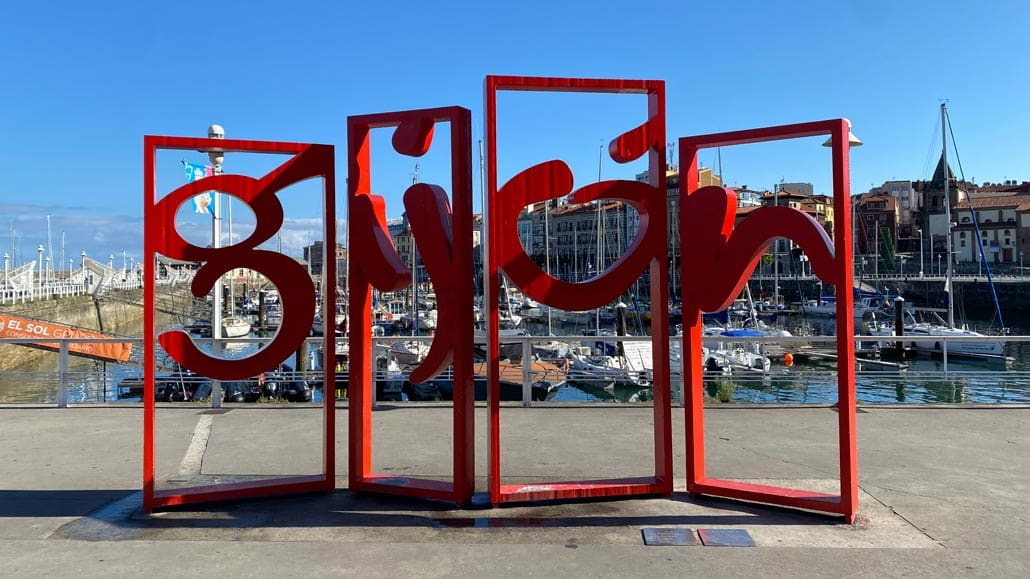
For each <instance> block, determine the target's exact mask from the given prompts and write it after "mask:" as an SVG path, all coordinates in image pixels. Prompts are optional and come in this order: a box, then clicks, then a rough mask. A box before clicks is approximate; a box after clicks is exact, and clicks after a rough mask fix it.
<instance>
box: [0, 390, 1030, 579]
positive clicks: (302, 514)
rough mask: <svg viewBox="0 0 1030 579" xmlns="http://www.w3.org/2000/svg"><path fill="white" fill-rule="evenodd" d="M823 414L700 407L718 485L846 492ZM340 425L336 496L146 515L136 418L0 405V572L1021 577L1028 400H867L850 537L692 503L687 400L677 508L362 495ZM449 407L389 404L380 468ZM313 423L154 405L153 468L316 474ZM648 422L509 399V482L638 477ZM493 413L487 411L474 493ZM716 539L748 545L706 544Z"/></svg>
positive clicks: (317, 425)
mask: <svg viewBox="0 0 1030 579" xmlns="http://www.w3.org/2000/svg"><path fill="white" fill-rule="evenodd" d="M834 412H835V411H834V409H832V408H827V407H810V406H806V407H782V406H780V407H754V406H716V407H711V408H709V409H708V410H707V411H706V426H707V430H708V440H707V446H706V448H707V452H708V470H709V474H710V475H712V476H718V477H720V478H731V479H742V480H752V481H761V482H770V483H772V484H777V485H782V486H791V487H800V488H807V489H811V490H816V491H825V492H836V490H837V489H836V487H835V485H836V478H837V456H836V414H835V413H834ZM337 416H338V425H337V437H338V452H337V465H336V468H337V474H338V478H337V486H338V489H337V491H336V492H335V493H333V494H331V495H308V496H299V497H285V498H276V499H263V500H252V501H241V502H235V503H222V504H214V505H206V506H190V507H187V508H185V509H182V510H176V511H171V512H164V513H157V514H154V515H152V516H147V515H145V514H143V512H142V510H141V508H140V507H141V493H140V492H139V490H140V487H141V481H140V478H141V472H142V466H141V454H142V453H141V433H142V410H141V408H140V407H138V406H137V407H124V406H88V407H77V408H70V409H53V408H29V407H20V406H15V407H11V406H7V407H0V439H2V440H3V441H4V444H3V445H0V576H3V577H24V576H67V575H76V576H78V577H93V576H103V577H112V576H114V577H117V576H133V577H139V576H142V575H150V576H168V575H190V576H221V577H225V576H237V575H248V576H272V575H275V576H323V575H360V576H363V577H435V576H448V577H452V576H489V577H496V576H548V577H552V576H569V577H656V576H657V577H664V576H668V577H673V576H675V577H684V576H708V577H711V576H757V575H762V576H792V577H793V576H845V575H857V576H869V577H872V576H875V577H883V576H902V575H906V576H925V577H940V576H957V575H962V576H992V577H1024V576H1030V520H1028V519H1030V515H1028V514H1027V513H1028V512H1030V508H1028V507H1030V460H1028V459H1027V457H1028V456H1030V407H1025V406H1006V407H997V406H994V407H968V406H964V407H961V408H959V407H925V406H924V407H911V406H907V407H903V408H902V407H879V406H876V407H864V408H862V409H861V411H860V413H859V417H858V428H859V430H858V434H859V479H860V486H861V489H862V492H861V495H860V501H861V502H860V507H859V515H858V519H857V522H856V524H854V525H845V524H842V523H841V521H840V519H837V518H833V517H827V516H824V515H817V514H809V513H799V512H796V511H791V510H785V509H778V508H772V507H765V506H760V505H752V504H745V503H740V502H733V501H727V500H720V499H712V498H704V497H701V498H691V497H689V496H687V495H686V493H685V492H684V488H683V486H684V483H683V476H684V468H685V466H684V465H685V456H684V453H685V450H684V446H685V445H684V440H683V422H682V411H681V410H677V411H674V416H675V421H674V433H675V435H676V444H675V448H674V453H675V457H676V458H675V461H676V462H675V463H674V468H675V475H676V481H677V484H676V492H675V493H674V495H673V496H672V497H655V498H645V499H629V500H613V501H588V502H574V503H566V504H546V505H536V506H512V507H504V508H489V507H488V506H487V505H484V506H482V507H478V508H469V509H455V508H454V507H453V506H451V505H446V504H439V503H432V502H424V501H417V500H409V499H403V498H397V497H387V496H375V495H358V496H355V495H352V494H351V493H350V492H348V491H347V490H346V484H347V476H346V468H347V455H346V436H347V421H346V409H345V408H344V407H342V406H341V407H340V409H339V412H338V415H337ZM449 416H450V409H449V407H447V406H444V405H436V404H425V405H422V404H419V405H414V404H403V403H398V404H395V405H384V406H381V407H380V409H378V410H377V411H375V412H374V414H373V421H374V430H373V432H374V442H373V444H374V447H373V448H374V457H373V462H374V465H373V466H374V469H375V470H377V471H379V472H384V473H392V474H396V475H397V476H417V477H426V478H434V477H441V478H444V477H446V476H448V473H449V471H450V463H449V454H448V445H449V440H450V439H449V428H450V426H449V424H450V423H449ZM320 417H321V410H320V409H317V408H311V407H305V406H300V405H294V406H290V407H281V408H278V407H273V406H270V405H240V406H237V407H233V408H227V409H224V411H222V412H219V413H215V414H213V413H212V411H211V409H207V408H203V407H166V408H159V409H158V413H157V441H156V449H157V452H156V454H157V471H158V472H159V473H163V484H173V483H172V482H169V481H178V483H179V484H181V483H182V482H183V481H189V482H214V481H227V480H237V479H239V478H242V477H252V476H267V475H276V474H310V473H312V472H319V471H320V464H321V463H320V458H319V457H320V451H321V422H320ZM650 417H651V412H650V409H648V408H646V407H642V406H641V407H638V406H629V405H613V406H608V405H598V404H590V405H582V406H580V405H569V404H547V403H543V404H540V405H535V406H534V407H533V408H520V407H515V406H513V407H510V408H509V407H506V408H504V409H503V412H502V428H503V429H504V437H503V440H502V443H503V445H504V454H503V457H504V463H503V464H502V475H503V476H504V477H505V482H511V481H525V482H533V481H534V480H560V479H563V478H567V479H575V480H580V479H589V478H615V477H625V476H639V475H642V474H648V473H649V472H650V469H651V460H652V458H651V457H652V447H651V444H652V442H651V427H650ZM485 419H486V412H485V409H484V408H482V407H479V408H477V433H478V436H477V466H476V468H477V474H478V475H480V476H479V477H478V479H477V480H478V482H477V490H479V491H485V486H486V478H485V474H486V446H485V442H486V441H485ZM201 431H203V432H204V433H205V436H206V438H205V439H204V441H203V442H202V443H199V444H200V450H199V451H198V446H197V445H198V443H194V442H193V441H194V434H195V433H197V432H201ZM191 443H193V444H191ZM724 530H728V531H733V532H736V533H738V534H739V537H743V538H745V539H747V540H750V541H751V542H753V545H754V546H740V547H728V546H727V547H723V546H714V543H715V542H716V541H715V539H716V538H717V534H718V531H724ZM645 537H649V538H650V539H651V540H654V539H655V538H657V539H659V540H669V541H671V542H677V541H679V540H682V539H684V538H690V539H698V538H701V539H702V540H700V541H696V542H698V543H699V544H697V545H693V546H651V545H647V544H645V540H644V539H645ZM705 539H707V540H705ZM745 542H746V541H745Z"/></svg>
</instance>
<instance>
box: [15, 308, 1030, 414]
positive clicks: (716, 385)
mask: <svg viewBox="0 0 1030 579" xmlns="http://www.w3.org/2000/svg"><path fill="white" fill-rule="evenodd" d="M972 325H975V327H985V326H986V322H979V323H977V322H973V323H972ZM788 327H789V325H788ZM811 328H812V331H813V332H814V333H815V334H816V335H821V336H827V335H831V334H832V332H833V327H832V320H823V321H821V322H817V323H815V324H814V325H811ZM529 330H530V332H531V333H532V334H533V335H539V336H544V335H546V328H539V327H536V328H534V327H530V328H529ZM796 331H797V329H796V328H795V332H796ZM1010 333H1011V336H1013V337H1016V336H1027V335H1030V323H1027V322H1026V321H1019V320H1017V321H1015V325H1014V326H1012V327H1011V328H1010ZM1003 339H1004V338H1003ZM318 345H319V341H318V340H312V341H311V342H309V345H308V346H307V353H306V355H305V360H304V362H303V364H302V366H303V367H302V368H301V369H302V370H309V369H310V368H311V366H312V365H313V362H314V360H315V358H316V351H317V348H318ZM823 345H824V346H825V349H826V350H829V349H832V342H829V341H827V342H824V343H823ZM202 347H203V344H202ZM256 348H257V342H255V341H249V342H244V343H238V344H234V345H229V346H227V347H226V348H225V350H224V352H223V356H225V357H227V358H238V357H244V356H247V355H249V354H251V353H252V352H253V351H254V350H255V349H256ZM140 350H141V348H140V347H139V342H137V345H136V346H135V347H134V348H133V358H132V359H131V360H130V362H129V363H128V364H115V363H110V362H108V363H100V362H93V361H90V360H83V359H75V358H70V359H69V367H68V370H67V371H66V372H65V382H66V384H68V402H69V403H73V404H74V403H95V402H107V403H113V402H136V403H138V402H139V401H140V398H139V397H138V396H130V395H127V392H126V389H125V388H124V387H123V386H122V384H123V381H124V380H126V379H131V378H134V377H138V376H140V373H141V370H140V368H141V366H140V362H139V359H138V356H139V353H140ZM1005 358H1006V359H1005V360H992V361H983V360H979V361H978V360H968V359H961V358H955V357H952V358H950V359H948V360H947V362H946V363H945V361H944V360H942V359H940V358H931V357H927V356H922V355H920V356H917V357H914V358H910V359H905V360H904V361H903V362H902V363H901V364H902V365H903V366H904V367H903V368H897V367H893V366H889V365H880V364H864V363H863V364H860V365H859V366H858V372H857V375H856V381H855V387H856V396H857V399H858V401H859V403H861V404H940V403H946V404H1030V342H1028V341H1021V340H1019V339H1012V340H1009V341H1006V345H1005ZM294 362H295V360H291V361H288V363H289V364H291V366H292V365H294ZM772 362H773V364H772V367H771V370H770V371H769V372H768V373H766V374H762V373H747V374H742V375H741V374H733V375H727V376H713V377H706V381H705V386H706V394H707V396H708V399H709V400H710V401H711V402H724V403H734V404H833V403H836V401H837V382H836V362H835V361H834V360H832V359H820V358H812V359H807V360H805V359H804V357H803V356H797V357H796V359H795V361H794V363H793V365H790V366H788V365H787V364H786V363H785V360H784V359H783V357H782V356H780V357H773V358H772ZM158 365H159V366H162V365H163V367H167V366H170V364H169V361H168V360H167V359H165V360H164V362H161V360H158ZM57 367H58V362H57V354H56V353H55V354H53V355H51V356H48V357H47V358H46V359H45V360H44V361H42V362H40V363H39V365H38V366H37V367H33V368H27V369H19V370H17V371H7V372H2V373H0V403H5V404H11V403H26V404H51V403H55V401H56V400H57V396H58V393H57V386H56V384H57V381H58V371H57ZM680 387H681V384H679V383H677V382H676V381H675V380H674V383H673V384H672V390H673V393H672V395H673V401H674V402H677V403H678V402H679V399H680ZM314 400H315V401H316V402H317V401H320V400H321V391H320V390H316V391H315V392H314ZM548 400H550V401H555V402H590V401H607V402H626V403H647V402H649V401H650V400H651V392H650V388H648V387H641V386H637V385H630V384H612V383H605V382H601V381H591V380H578V381H572V380H570V381H569V382H567V383H566V384H564V385H562V386H560V387H559V388H558V389H557V390H555V391H554V392H552V393H551V394H550V396H549V397H548Z"/></svg>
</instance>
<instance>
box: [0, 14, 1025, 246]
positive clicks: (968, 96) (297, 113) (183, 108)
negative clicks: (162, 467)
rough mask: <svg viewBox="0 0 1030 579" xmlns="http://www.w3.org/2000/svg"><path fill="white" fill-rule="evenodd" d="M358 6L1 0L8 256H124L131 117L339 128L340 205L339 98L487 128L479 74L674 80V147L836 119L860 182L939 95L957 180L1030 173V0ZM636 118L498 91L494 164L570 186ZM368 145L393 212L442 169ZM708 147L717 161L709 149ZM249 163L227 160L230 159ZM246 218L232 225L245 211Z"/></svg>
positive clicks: (670, 111) (803, 177)
mask: <svg viewBox="0 0 1030 579" xmlns="http://www.w3.org/2000/svg"><path fill="white" fill-rule="evenodd" d="M353 4H355V3H345V2H339V3H337V2H307V1H304V0H294V1H292V2H270V1H249V2H237V1H230V0H224V1H221V2H191V1H180V2H164V3H151V2H120V1H113V0H112V1H103V0H100V1H97V2H72V1H52V2H32V3H30V2H19V3H13V4H11V5H10V6H5V14H4V18H3V20H2V21H0V50H2V53H3V55H4V56H3V58H2V59H0V78H2V79H3V85H2V88H0V135H2V136H3V142H4V143H5V145H4V150H3V156H2V159H3V161H2V165H3V170H4V174H5V176H6V178H5V179H3V181H2V182H0V210H2V214H3V215H4V216H5V217H6V218H7V223H4V224H3V225H6V226H7V227H6V235H4V236H3V237H2V238H0V245H2V247H3V250H4V251H5V252H7V253H11V254H12V255H14V256H15V257H17V258H18V260H17V261H18V262H19V263H21V262H24V261H26V260H31V259H34V258H35V257H36V250H35V248H36V247H37V246H38V245H39V244H44V245H47V246H49V247H50V252H51V255H53V257H54V260H55V261H56V260H59V259H62V258H61V257H60V256H59V252H61V255H64V256H65V257H64V258H63V259H68V257H70V256H77V255H79V253H80V252H81V251H86V252H87V253H88V254H89V255H90V256H93V257H95V258H97V259H101V260H102V261H103V260H106V257H107V256H108V255H110V254H114V255H116V256H118V258H117V260H116V261H118V262H120V260H121V255H122V252H126V254H127V255H129V256H135V257H136V258H137V259H138V258H139V256H140V255H141V253H142V212H143V209H142V207H143V194H142V142H143V135H144V134H157V135H197V136H199V135H203V134H204V132H205V131H206V128H207V126H208V125H209V124H211V123H219V124H221V125H223V126H224V127H225V129H226V133H227V136H229V137H237V138H253V139H268V140H289V141H306V142H319V143H329V144H333V145H335V146H336V147H337V152H336V153H337V154H336V156H337V171H338V175H339V186H338V191H337V194H338V198H339V199H340V205H341V207H342V206H343V203H342V201H343V193H344V177H345V173H346V165H345V155H346V134H345V133H346V117H347V116H348V115H354V114H365V113H373V112H383V111H391V110H403V109H410V108H422V107H435V106H445V105H460V106H464V107H467V108H469V109H471V110H472V113H473V123H474V130H473V133H474V134H473V139H474V140H475V141H478V140H479V139H480V138H482V120H483V105H482V100H483V95H482V93H483V77H484V76H485V75H487V74H519V75H535V76H577V77H603V78H642V79H662V80H665V81H666V83H667V91H668V93H667V94H668V103H667V119H668V125H667V131H668V137H669V139H668V140H669V141H672V140H674V139H675V137H678V136H685V135H691V134H699V133H709V132H719V131H728V130H736V129H742V128H749V127H758V126H768V125H777V124H784V123H793V122H802V121H810V120H819V119H826V118H835V117H847V118H849V119H851V121H852V123H853V128H854V132H855V134H856V135H858V136H859V138H861V139H862V140H863V141H864V142H865V145H864V146H863V147H861V148H859V149H856V150H853V152H852V156H851V159H852V190H853V191H855V192H858V191H864V190H866V189H868V188H869V187H870V186H872V185H879V184H881V183H882V182H884V181H886V180H890V179H923V178H928V177H929V176H930V174H931V173H932V170H933V165H934V164H935V163H936V160H937V158H938V157H939V155H940V133H939V127H938V123H939V118H938V114H939V108H938V107H939V103H940V102H941V100H942V99H948V103H949V104H948V107H949V111H950V115H951V119H952V124H953V127H954V132H955V137H956V142H957V145H958V153H959V155H960V158H961V162H962V168H963V170H964V174H965V175H966V177H967V178H968V179H975V180H976V181H977V182H984V181H1001V180H1003V179H1016V180H1027V179H1030V166H1028V164H1030V140H1028V139H1027V137H1026V135H1027V133H1028V129H1030V112H1028V101H1027V97H1026V95H1027V94H1028V90H1027V89H1028V86H1027V85H1028V83H1030V58H1028V57H1027V55H1028V51H1027V48H1026V45H1025V30H1027V28H1028V26H1030V8H1028V7H1027V5H1026V3H1025V2H1022V1H1020V0H1010V1H988V2H964V1H963V2H960V1H950V0H946V1H941V0H937V1H934V2H929V1H923V0H916V1H905V2H896V1H893V0H852V1H840V2H825V1H819V0H812V1H798V2H789V1H784V2H760V1H723V2H705V3H700V2H684V1H683V0H679V1H670V2H664V1H653V2H650V1H646V0H645V1H641V2H605V1H593V2H580V1H569V2H553V1H552V2H539V1H536V0H528V1H523V2H517V3H496V2H474V3H473V2H450V3H447V2H435V3H434V2H407V1H394V2H389V3H360V4H359V5H357V6H356V7H355V6H353ZM534 99H538V100H534ZM644 112H645V109H644V104H643V101H642V100H641V99H640V98H639V97H634V96H627V95H605V96H604V97H603V98H599V97H594V96H588V95H580V96H578V97H568V98H566V95H562V98H553V99H552V98H547V96H546V95H545V96H544V97H541V96H540V95H525V94H521V93H520V94H517V95H512V96H510V97H509V96H506V97H504V98H503V99H502V101H501V116H502V122H503V124H502V135H501V145H500V146H501V151H502V158H503V160H502V161H500V163H499V170H500V172H501V176H502V179H503V178H506V177H510V176H511V175H512V174H514V172H515V171H518V170H520V169H522V168H525V167H528V166H529V165H531V164H534V163H537V162H540V161H542V160H545V159H547V158H561V159H563V160H565V161H567V162H568V163H569V165H570V166H571V167H572V169H573V172H574V174H575V176H576V180H577V184H580V185H581V184H583V183H585V182H589V181H592V180H594V179H596V178H597V176H598V171H599V169H600V172H601V173H602V174H603V176H604V178H619V177H624V178H632V175H633V173H635V172H636V171H639V170H640V169H641V167H640V166H639V165H631V166H618V165H616V164H615V163H614V162H612V161H611V160H610V159H607V158H603V157H602V158H601V159H600V162H599V155H598V154H599V152H600V147H601V145H603V144H605V143H607V141H608V140H610V139H611V138H613V137H615V136H616V135H617V134H618V132H621V131H622V130H625V129H628V128H631V127H632V126H633V125H634V123H636V122H639V121H640V120H641V119H642V115H643V113H644ZM530 113H532V114H530ZM447 137H448V135H447V132H446V131H441V132H440V134H439V135H438V136H437V138H438V139H441V140H443V139H445V138H447ZM376 138H377V139H378V138H379V137H378V136H377V137H376ZM388 138H389V135H388V134H387V135H385V137H382V140H383V142H385V139H388ZM444 144H445V142H444V143H438V145H437V146H442V145H444ZM381 148H382V149H383V154H382V155H381V156H375V153H374V156H375V160H374V162H375V163H376V165H375V166H374V181H373V185H374V186H375V188H376V189H377V192H379V193H382V194H384V195H385V196H386V197H387V200H388V206H389V209H388V213H389V214H390V215H391V216H397V215H399V214H400V212H401V210H402V206H401V203H400V194H401V193H402V192H403V190H404V189H405V188H406V187H407V186H408V185H409V184H410V183H411V179H412V174H413V173H414V171H415V163H416V162H417V163H418V164H419V174H420V178H421V179H422V180H423V181H429V182H437V183H446V182H447V179H448V167H447V159H446V156H440V155H436V156H434V155H433V154H432V153H430V155H428V156H427V157H425V158H423V159H418V160H415V159H409V158H399V157H397V156H396V155H394V156H391V155H389V154H388V151H386V150H385V146H383V147H381ZM828 155H829V153H828V149H825V148H821V147H819V146H818V142H804V143H798V144H796V145H790V146H787V145H769V146H766V145H762V146H755V145H752V146H748V147H734V148H728V149H724V150H723V151H722V155H721V162H722V167H723V173H724V175H725V178H726V181H727V183H729V184H731V185H747V186H749V187H750V188H753V189H769V188H772V187H773V186H774V185H775V184H776V183H779V182H781V181H787V182H790V181H807V182H812V183H813V184H815V188H816V191H817V192H820V193H830V179H829V156H828ZM474 156H478V155H477V153H474ZM180 157H181V158H180ZM182 158H184V159H186V160H190V161H194V162H203V161H204V156H203V155H201V154H192V155H180V156H179V157H173V156H170V155H166V156H163V157H161V158H160V159H159V160H161V161H162V164H161V165H159V167H158V171H159V185H160V186H162V187H164V189H163V191H164V192H167V191H170V190H171V188H174V187H176V186H178V185H179V184H180V183H181V180H180V179H181V173H179V172H178V171H179V170H180V169H181V166H177V164H178V161H180V160H181V159H182ZM702 161H703V162H704V163H705V164H708V165H715V164H717V159H716V158H715V156H714V154H710V155H708V156H706V157H703V158H702ZM234 164H235V167H234ZM261 166H262V165H261V163H260V162H254V163H251V162H249V161H248V160H245V159H234V158H233V157H231V156H230V157H228V158H227V159H226V165H225V168H226V171H227V172H233V171H237V170H238V171H247V170H252V169H255V168H260V167H261ZM956 169H957V167H956ZM478 192H479V182H478V177H477V179H476V195H477V196H478V194H479V193H478ZM317 205H318V192H317V191H315V192H313V191H311V190H304V191H298V194H297V196H296V198H295V200H292V201H291V202H290V203H287V217H288V223H287V227H286V228H285V230H284V234H283V237H282V238H281V239H280V240H279V242H280V243H281V244H282V245H283V247H284V249H285V250H286V251H287V252H289V253H296V252H297V248H299V246H300V245H301V244H303V243H305V242H306V240H308V239H310V238H311V236H312V235H313V234H312V230H313V229H314V228H315V225H314V224H313V223H314V221H315V218H316V216H317V215H318V213H317ZM477 207H478V203H477ZM238 215H239V216H238V217H236V218H235V219H236V222H237V228H238V229H239V230H242V231H244V232H245V231H246V229H247V223H246V222H247V216H246V214H245V212H244V211H242V209H241V210H238ZM47 216H50V239H49V241H48V240H47V233H46V232H47ZM338 217H340V218H342V217H343V215H342V213H341V214H340V215H339V216H338ZM190 219H195V218H194V217H192V216H189V215H187V216H185V217H184V220H185V221H189V220H190ZM182 227H185V228H189V227H193V228H194V229H197V230H198V231H203V230H204V227H205V225H204V223H203V222H196V221H194V222H189V223H184V224H183V226H182ZM237 237H238V235H237ZM62 238H63V239H64V249H63V251H62V249H61V247H60V244H61V239H62Z"/></svg>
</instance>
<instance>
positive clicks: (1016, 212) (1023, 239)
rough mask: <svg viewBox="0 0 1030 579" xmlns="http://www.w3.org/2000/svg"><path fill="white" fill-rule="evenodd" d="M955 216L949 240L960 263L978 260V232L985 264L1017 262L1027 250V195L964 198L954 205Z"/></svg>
mask: <svg viewBox="0 0 1030 579" xmlns="http://www.w3.org/2000/svg"><path fill="white" fill-rule="evenodd" d="M970 205H972V206H970ZM974 214H975V219H974ZM954 219H955V224H956V225H955V227H954V229H953V236H952V239H953V243H954V252H955V259H956V261H957V262H959V263H963V262H972V263H976V262H978V261H979V252H980V249H979V247H980V244H978V243H977V233H979V237H980V241H981V243H982V247H983V255H984V258H985V260H986V261H987V262H988V263H1008V264H1015V263H1019V261H1020V259H1019V258H1020V254H1021V253H1022V252H1025V251H1027V249H1028V247H1027V241H1030V240H1028V239H1027V237H1030V236H1028V235H1027V232H1028V231H1030V195H1026V194H1017V195H1000V196H996V195H993V194H988V195H985V196H979V195H978V196H976V197H972V198H970V199H967V198H963V199H962V200H961V201H959V202H958V204H957V205H956V206H955V213H954Z"/></svg>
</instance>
